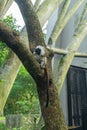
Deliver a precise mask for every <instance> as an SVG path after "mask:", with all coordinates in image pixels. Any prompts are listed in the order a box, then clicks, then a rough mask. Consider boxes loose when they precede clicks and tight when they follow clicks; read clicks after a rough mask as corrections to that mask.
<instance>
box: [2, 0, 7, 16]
mask: <svg viewBox="0 0 87 130" xmlns="http://www.w3.org/2000/svg"><path fill="white" fill-rule="evenodd" d="M6 2H7V0H1V1H0V17H1V15H2V11H3V9H4V7H5V5H6Z"/></svg>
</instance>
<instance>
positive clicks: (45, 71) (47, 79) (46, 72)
mask: <svg viewBox="0 0 87 130" xmlns="http://www.w3.org/2000/svg"><path fill="white" fill-rule="evenodd" d="M44 73H45V76H46V86H47V87H46V91H47V92H46V96H47V97H46V107H48V104H49V75H48V71H47V68H46V67H45V68H44Z"/></svg>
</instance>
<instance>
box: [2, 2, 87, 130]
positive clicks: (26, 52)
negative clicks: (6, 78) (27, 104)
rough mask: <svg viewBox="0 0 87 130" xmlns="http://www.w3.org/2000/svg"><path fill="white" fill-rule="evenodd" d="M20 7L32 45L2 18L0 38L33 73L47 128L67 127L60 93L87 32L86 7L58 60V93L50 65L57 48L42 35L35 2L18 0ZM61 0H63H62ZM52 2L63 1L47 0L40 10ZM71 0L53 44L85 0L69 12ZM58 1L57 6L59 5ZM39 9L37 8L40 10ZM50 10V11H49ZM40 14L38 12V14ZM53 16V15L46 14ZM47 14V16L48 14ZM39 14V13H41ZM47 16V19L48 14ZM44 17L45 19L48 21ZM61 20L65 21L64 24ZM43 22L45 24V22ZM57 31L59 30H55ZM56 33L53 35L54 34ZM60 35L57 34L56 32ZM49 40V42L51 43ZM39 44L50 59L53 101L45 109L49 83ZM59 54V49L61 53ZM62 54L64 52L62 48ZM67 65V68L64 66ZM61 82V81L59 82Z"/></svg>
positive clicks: (52, 38)
mask: <svg viewBox="0 0 87 130" xmlns="http://www.w3.org/2000/svg"><path fill="white" fill-rule="evenodd" d="M15 1H16V2H17V4H18V6H19V8H20V10H21V13H22V15H23V18H24V21H25V24H26V29H27V33H28V38H29V48H30V49H29V48H28V47H27V46H26V45H25V44H24V43H23V42H22V40H21V39H20V36H19V35H18V34H17V33H16V32H14V31H12V30H11V29H10V28H9V27H8V26H7V25H6V24H4V23H3V22H2V21H1V20H0V39H1V41H4V42H5V43H6V44H7V46H8V47H10V48H11V49H12V50H13V51H14V52H15V53H16V55H17V56H18V57H19V59H20V60H21V62H22V63H23V65H24V66H25V68H26V69H27V71H28V72H29V73H30V74H31V76H32V77H33V79H34V80H35V82H36V84H37V91H38V96H39V100H40V105H41V111H42V115H43V118H44V121H45V126H46V129H47V130H67V129H68V128H67V126H66V124H65V121H64V116H63V112H62V109H61V106H60V101H59V98H58V92H59V93H60V91H61V88H62V85H63V82H64V79H65V77H66V74H67V71H68V69H69V66H70V64H71V62H72V59H73V57H74V55H75V54H76V51H77V49H78V48H79V46H80V43H81V41H82V40H83V39H84V37H85V35H86V33H87V28H86V24H87V22H86V20H84V19H85V14H86V10H87V9H86V8H85V9H84V11H83V13H82V16H81V19H80V22H79V25H80V26H78V27H77V30H76V34H75V35H73V39H72V42H71V43H70V44H69V45H68V49H67V52H66V53H67V54H66V55H65V56H63V57H62V58H61V60H60V63H59V67H58V68H59V71H58V82H57V85H58V92H57V88H56V86H55V83H54V80H53V77H52V69H51V68H52V67H51V60H52V57H53V54H54V53H55V52H57V51H55V50H53V49H50V48H47V47H46V44H45V41H44V38H43V33H42V29H41V26H40V23H39V20H38V17H37V15H36V13H35V10H34V8H33V5H32V3H31V1H30V0H26V1H23V0H15ZM61 1H62V0H61ZM49 2H50V4H52V7H53V8H54V6H53V5H54V3H55V2H56V3H57V4H58V2H59V3H60V1H56V0H55V1H53V0H50V1H49V0H44V2H43V3H42V5H41V6H39V9H40V8H42V7H43V6H44V7H45V8H42V9H46V5H48V6H49V5H50V4H49ZM68 2H70V1H69V0H66V1H65V3H64V7H63V9H62V11H61V14H60V17H59V19H58V21H59V22H58V21H57V22H56V25H55V27H54V30H53V32H52V34H51V37H50V39H49V42H50V41H51V42H52V44H54V43H56V40H57V38H58V36H59V34H60V33H61V31H62V30H63V28H64V26H65V25H66V23H67V22H68V20H69V19H70V17H71V16H72V14H73V13H74V12H75V11H76V10H77V9H78V7H79V6H80V5H81V4H82V3H83V2H84V0H80V1H78V2H77V4H76V5H75V6H74V7H73V9H72V10H71V12H69V13H68V14H66V11H67V9H68V4H69V3H68ZM57 4H55V5H57ZM39 9H38V10H39ZM48 12H49V11H48ZM48 12H46V13H48ZM37 14H38V13H37ZM47 15H50V14H47ZM47 15H46V16H47ZM39 16H40V14H39ZM45 18H46V19H47V18H48V16H47V17H45ZM45 18H44V19H43V21H45ZM61 21H64V23H63V25H62V23H61ZM42 25H43V24H42ZM57 28H59V30H57ZM56 30H57V33H55V32H56ZM53 34H54V35H53ZM57 34H58V35H57ZM49 42H48V43H49ZM37 45H43V46H44V47H45V48H46V50H47V59H48V65H47V67H48V73H49V83H50V85H49V99H50V103H49V106H48V107H47V108H46V107H45V102H46V87H47V86H46V84H45V77H44V73H43V71H42V70H41V68H40V65H39V63H38V62H37V61H36V59H35V58H34V56H33V54H32V52H33V50H34V49H35V47H36V46H37ZM58 53H59V52H58ZM62 53H63V51H62ZM65 68H66V69H65ZM60 81H61V82H60Z"/></svg>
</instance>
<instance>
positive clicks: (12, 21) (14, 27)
mask: <svg viewBox="0 0 87 130" xmlns="http://www.w3.org/2000/svg"><path fill="white" fill-rule="evenodd" d="M3 22H5V23H6V24H7V25H8V26H9V27H10V28H11V29H12V30H16V31H19V29H20V26H19V25H18V24H17V20H16V18H13V16H12V14H11V15H8V16H7V17H6V18H4V19H3Z"/></svg>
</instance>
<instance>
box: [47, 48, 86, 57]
mask: <svg viewBox="0 0 87 130" xmlns="http://www.w3.org/2000/svg"><path fill="white" fill-rule="evenodd" d="M47 48H48V49H49V50H51V51H53V53H55V54H59V55H67V54H68V53H69V52H68V50H64V49H59V48H53V47H52V48H50V47H47ZM75 57H82V58H87V53H81V52H76V53H75Z"/></svg>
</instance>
